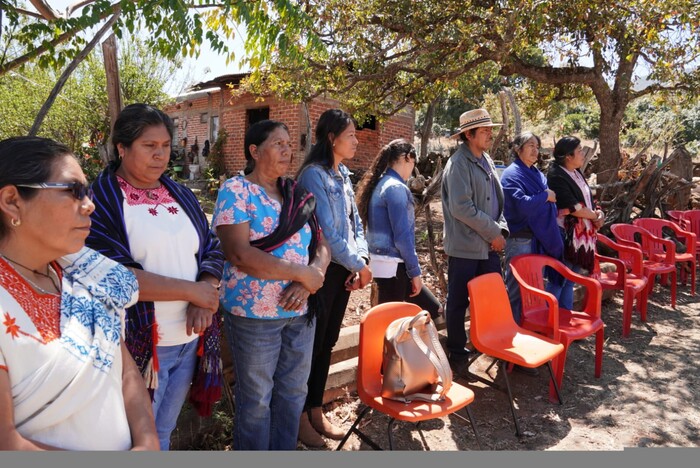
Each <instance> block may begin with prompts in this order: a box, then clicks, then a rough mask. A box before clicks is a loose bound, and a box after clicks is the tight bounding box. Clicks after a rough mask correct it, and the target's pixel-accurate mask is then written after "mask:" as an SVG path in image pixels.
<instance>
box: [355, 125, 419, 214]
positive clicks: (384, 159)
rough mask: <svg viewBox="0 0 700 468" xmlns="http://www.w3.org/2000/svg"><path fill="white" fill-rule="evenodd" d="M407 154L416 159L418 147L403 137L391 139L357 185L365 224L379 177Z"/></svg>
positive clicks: (359, 205)
mask: <svg viewBox="0 0 700 468" xmlns="http://www.w3.org/2000/svg"><path fill="white" fill-rule="evenodd" d="M406 154H407V155H408V156H409V157H411V158H413V159H416V149H415V147H414V146H413V145H412V144H411V143H409V142H408V141H406V140H404V139H403V138H399V139H397V140H393V141H390V142H389V143H388V144H386V145H384V147H383V148H382V149H381V150H379V154H377V156H376V157H375V158H374V161H372V165H371V166H370V168H369V169H368V170H367V171H366V172H365V174H364V176H362V180H360V182H359V184H358V186H357V199H358V202H357V211H358V212H359V214H360V217H361V218H362V222H364V223H365V225H367V215H368V211H369V201H370V199H371V198H372V192H374V189H375V187H376V186H377V184H378V183H379V179H381V177H382V174H384V171H386V169H387V168H388V167H389V166H391V165H392V164H393V163H394V162H395V161H398V160H399V159H400V158H401V157H402V156H404V155H406Z"/></svg>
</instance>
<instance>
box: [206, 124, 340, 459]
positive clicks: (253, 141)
mask: <svg viewBox="0 0 700 468" xmlns="http://www.w3.org/2000/svg"><path fill="white" fill-rule="evenodd" d="M245 155H246V160H247V163H248V167H247V168H246V173H247V174H246V175H245V176H236V177H233V178H231V179H229V180H227V181H226V183H224V185H223V186H222V187H221V189H220V190H219V196H218V199H217V201H216V207H215V209H214V220H213V223H212V224H213V226H214V228H215V229H216V232H217V235H218V236H219V238H220V239H221V246H222V248H223V251H224V254H225V256H226V263H225V266H224V276H223V279H222V286H223V287H222V291H221V303H222V305H223V307H224V308H225V309H226V311H227V312H228V313H226V314H225V316H224V323H225V325H226V332H227V333H228V334H229V335H228V336H229V343H230V345H231V353H232V356H233V365H234V371H235V374H236V382H235V385H234V394H235V404H236V422H235V424H234V426H233V428H234V429H233V442H234V448H235V449H236V450H294V449H295V448H296V442H297V432H298V429H299V425H298V421H299V418H300V416H301V413H302V410H303V407H304V402H305V401H306V390H307V389H306V380H307V378H308V376H309V370H310V368H311V351H312V346H313V336H314V330H315V317H313V316H312V315H310V314H309V309H308V305H307V299H308V297H309V294H311V293H315V292H316V291H317V290H318V289H319V288H320V287H321V285H322V284H323V279H324V273H325V270H326V267H327V265H328V262H329V260H330V254H329V252H328V248H327V245H326V243H325V241H324V240H323V238H322V236H321V233H320V230H319V228H318V223H317V222H316V218H315V214H314V208H315V199H314V197H313V196H312V195H311V194H310V193H308V192H307V191H306V190H304V189H303V188H301V186H299V185H298V184H296V183H295V182H294V181H292V180H291V179H287V178H284V177H283V176H284V175H285V174H286V172H287V170H288V168H289V164H290V163H291V160H292V149H291V145H290V139H289V132H288V130H287V127H286V125H284V124H283V123H281V122H276V121H272V120H263V121H261V122H258V123H256V124H254V125H252V126H251V127H250V128H249V129H248V131H247V132H246V136H245Z"/></svg>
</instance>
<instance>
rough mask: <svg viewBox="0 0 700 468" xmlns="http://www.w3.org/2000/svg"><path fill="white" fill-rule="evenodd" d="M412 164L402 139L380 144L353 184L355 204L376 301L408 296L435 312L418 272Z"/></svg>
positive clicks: (410, 149) (410, 147)
mask: <svg viewBox="0 0 700 468" xmlns="http://www.w3.org/2000/svg"><path fill="white" fill-rule="evenodd" d="M415 165H416V150H415V148H414V147H413V145H412V144H410V143H409V142H408V141H406V140H404V139H398V140H393V141H391V142H390V143H389V144H387V145H386V146H384V148H382V149H381V150H380V152H379V154H378V155H377V157H376V158H375V159H374V161H373V162H372V166H371V168H370V169H369V170H368V171H367V172H366V173H365V175H364V177H363V178H362V180H361V181H360V183H359V184H358V191H357V193H358V195H357V198H358V200H359V201H358V210H359V212H360V217H361V218H362V220H363V221H365V225H366V226H367V243H368V244H369V252H370V263H369V265H370V268H371V269H372V274H373V277H374V281H375V282H376V283H377V288H378V292H379V297H378V303H379V304H382V303H384V302H391V301H407V302H411V303H413V304H416V305H418V306H420V307H421V308H422V309H424V310H427V311H428V312H430V315H431V316H432V317H433V318H437V316H438V315H439V314H440V312H441V311H442V309H441V307H440V302H439V301H438V300H437V298H436V297H435V296H434V295H433V293H432V292H430V290H429V289H428V288H427V287H425V286H424V285H423V281H422V280H421V276H420V274H421V270H420V265H419V264H418V256H417V255H416V241H415V232H416V223H415V206H414V201H413V194H412V193H411V191H410V190H409V189H408V187H407V186H406V181H407V180H408V178H409V177H410V176H411V174H412V173H413V168H414V167H415Z"/></svg>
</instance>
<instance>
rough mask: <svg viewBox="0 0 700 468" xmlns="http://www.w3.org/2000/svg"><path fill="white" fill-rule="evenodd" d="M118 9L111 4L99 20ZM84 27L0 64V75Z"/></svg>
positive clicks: (82, 29) (116, 5) (51, 48)
mask: <svg viewBox="0 0 700 468" xmlns="http://www.w3.org/2000/svg"><path fill="white" fill-rule="evenodd" d="M118 11H121V8H120V6H119V4H118V3H115V4H114V5H112V8H111V9H110V10H109V11H105V12H104V13H103V14H102V15H101V16H100V18H99V19H100V20H103V19H105V18H107V17H108V16H109V15H113V14H116V13H117V12H118ZM84 30H85V28H83V27H76V28H74V29H71V30H70V31H66V32H64V33H63V34H61V35H60V36H58V37H57V38H56V39H54V40H53V41H51V42H49V43H48V44H46V45H41V46H39V47H37V48H36V49H34V50H31V51H30V52H27V53H26V54H24V55H22V56H20V57H17V58H16V59H14V60H12V61H10V62H7V63H5V64H2V65H0V76H2V75H4V74H5V73H7V72H9V71H11V70H14V69H15V68H17V67H19V66H21V65H24V64H25V63H27V62H29V61H30V60H32V59H34V58H36V57H38V56H39V55H41V54H43V53H44V52H46V51H47V50H53V49H54V48H55V47H56V46H57V45H59V44H63V43H64V42H66V41H67V40H69V39H71V38H72V37H74V36H75V35H77V34H79V33H80V32H82V31H84Z"/></svg>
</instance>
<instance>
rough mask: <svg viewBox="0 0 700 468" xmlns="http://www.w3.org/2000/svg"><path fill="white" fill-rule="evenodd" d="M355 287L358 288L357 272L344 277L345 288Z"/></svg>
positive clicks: (351, 289)
mask: <svg viewBox="0 0 700 468" xmlns="http://www.w3.org/2000/svg"><path fill="white" fill-rule="evenodd" d="M356 289H360V275H359V273H350V274H349V275H348V277H347V278H345V290H346V291H355V290H356Z"/></svg>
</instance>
